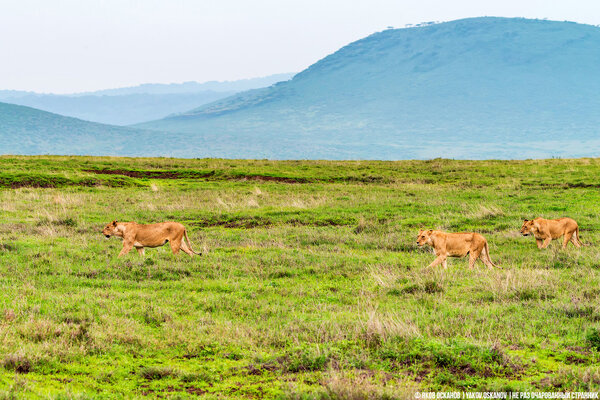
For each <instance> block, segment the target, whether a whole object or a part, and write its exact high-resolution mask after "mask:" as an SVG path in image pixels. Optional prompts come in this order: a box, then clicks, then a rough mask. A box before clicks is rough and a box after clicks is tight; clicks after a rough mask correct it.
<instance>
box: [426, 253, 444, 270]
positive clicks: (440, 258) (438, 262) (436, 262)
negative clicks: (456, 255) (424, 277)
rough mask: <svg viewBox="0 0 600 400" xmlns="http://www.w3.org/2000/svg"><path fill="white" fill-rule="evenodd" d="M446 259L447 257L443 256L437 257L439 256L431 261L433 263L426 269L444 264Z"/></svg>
mask: <svg viewBox="0 0 600 400" xmlns="http://www.w3.org/2000/svg"><path fill="white" fill-rule="evenodd" d="M446 258H447V257H446V256H445V255H439V256H437V258H436V259H435V260H433V262H432V263H431V264H429V265H428V266H427V268H433V267H435V266H436V265H440V264H442V263H445V262H446Z"/></svg>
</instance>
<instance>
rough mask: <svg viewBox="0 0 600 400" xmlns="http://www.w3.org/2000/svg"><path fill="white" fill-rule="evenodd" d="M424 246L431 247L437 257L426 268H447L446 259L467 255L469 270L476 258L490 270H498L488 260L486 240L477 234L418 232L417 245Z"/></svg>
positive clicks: (488, 253)
mask: <svg viewBox="0 0 600 400" xmlns="http://www.w3.org/2000/svg"><path fill="white" fill-rule="evenodd" d="M426 244H428V245H430V246H431V247H433V250H434V252H435V255H436V256H437V258H436V259H435V260H433V262H432V263H431V264H429V266H428V267H427V268H430V267H435V266H436V265H439V264H442V265H443V266H444V268H447V265H446V259H447V258H448V257H466V255H467V254H468V255H469V268H471V269H472V268H473V266H474V265H475V261H477V259H478V258H479V259H481V261H483V263H484V264H485V265H487V266H488V267H490V268H492V267H496V268H500V267H498V266H497V265H495V264H494V263H493V262H492V260H491V259H490V252H489V247H488V243H487V240H485V238H484V237H483V236H481V235H480V234H479V233H473V232H461V233H446V232H442V231H434V230H432V229H430V230H428V231H424V230H420V231H419V236H417V245H419V247H421V246H423V245H426Z"/></svg>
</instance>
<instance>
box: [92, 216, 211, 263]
mask: <svg viewBox="0 0 600 400" xmlns="http://www.w3.org/2000/svg"><path fill="white" fill-rule="evenodd" d="M102 234H103V235H104V236H106V237H107V238H110V237H111V236H118V237H121V238H123V249H122V250H121V252H120V253H119V257H121V256H122V255H125V254H127V253H129V251H130V250H131V249H132V248H133V247H135V249H136V250H137V251H138V253H139V254H140V255H142V256H143V255H144V247H159V246H162V245H164V244H166V243H167V242H169V244H170V245H171V250H173V254H177V253H179V250H180V249H181V250H183V251H184V252H186V253H187V254H189V255H190V256H193V255H194V254H197V255H202V253H196V252H195V251H194V250H192V244H191V243H190V239H189V238H188V236H187V232H186V231H185V227H184V226H183V225H181V224H180V223H179V222H161V223H158V224H148V225H144V224H137V223H135V222H117V221H113V222H111V223H110V224H108V225H106V227H105V228H104V229H103V230H102ZM184 237H185V240H183V238H184ZM186 241H187V244H186Z"/></svg>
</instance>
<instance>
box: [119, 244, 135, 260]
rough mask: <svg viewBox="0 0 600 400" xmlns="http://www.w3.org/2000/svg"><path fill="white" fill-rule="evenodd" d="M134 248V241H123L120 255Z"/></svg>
mask: <svg viewBox="0 0 600 400" xmlns="http://www.w3.org/2000/svg"><path fill="white" fill-rule="evenodd" d="M132 248H133V243H128V242H123V248H122V249H121V252H120V253H119V256H118V257H121V256H124V255H125V254H127V253H129V251H131V249H132Z"/></svg>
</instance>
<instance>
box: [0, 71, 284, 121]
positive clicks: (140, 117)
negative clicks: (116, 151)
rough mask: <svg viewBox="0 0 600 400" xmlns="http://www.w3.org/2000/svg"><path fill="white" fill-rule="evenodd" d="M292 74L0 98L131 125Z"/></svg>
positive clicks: (4, 93)
mask: <svg viewBox="0 0 600 400" xmlns="http://www.w3.org/2000/svg"><path fill="white" fill-rule="evenodd" d="M291 76H292V74H277V75H270V76H266V77H261V78H252V79H242V80H238V81H225V82H216V81H212V82H205V83H198V82H185V83H178V84H175V83H173V84H144V85H139V86H132V87H126V88H119V89H107V90H100V91H97V92H87V93H76V94H70V95H56V94H39V93H33V92H24V91H14V90H10V91H9V90H4V91H0V101H2V102H6V103H12V104H18V105H23V106H28V107H33V108H37V109H40V110H44V111H49V112H52V113H56V114H61V115H65V116H70V117H76V118H79V119H84V120H88V121H94V122H101V123H105V124H114V125H131V124H135V123H138V122H143V121H148V120H152V119H158V118H163V117H166V116H168V115H170V114H174V113H179V112H182V111H186V110H189V109H190V108H195V107H199V106H201V105H203V104H206V103H210V102H213V101H215V100H219V99H222V98H225V97H228V96H231V95H233V94H235V93H237V92H240V91H244V90H248V89H254V88H260V87H265V86H269V85H272V84H273V83H275V82H279V81H282V80H286V79H289V78H290V77H291Z"/></svg>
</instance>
